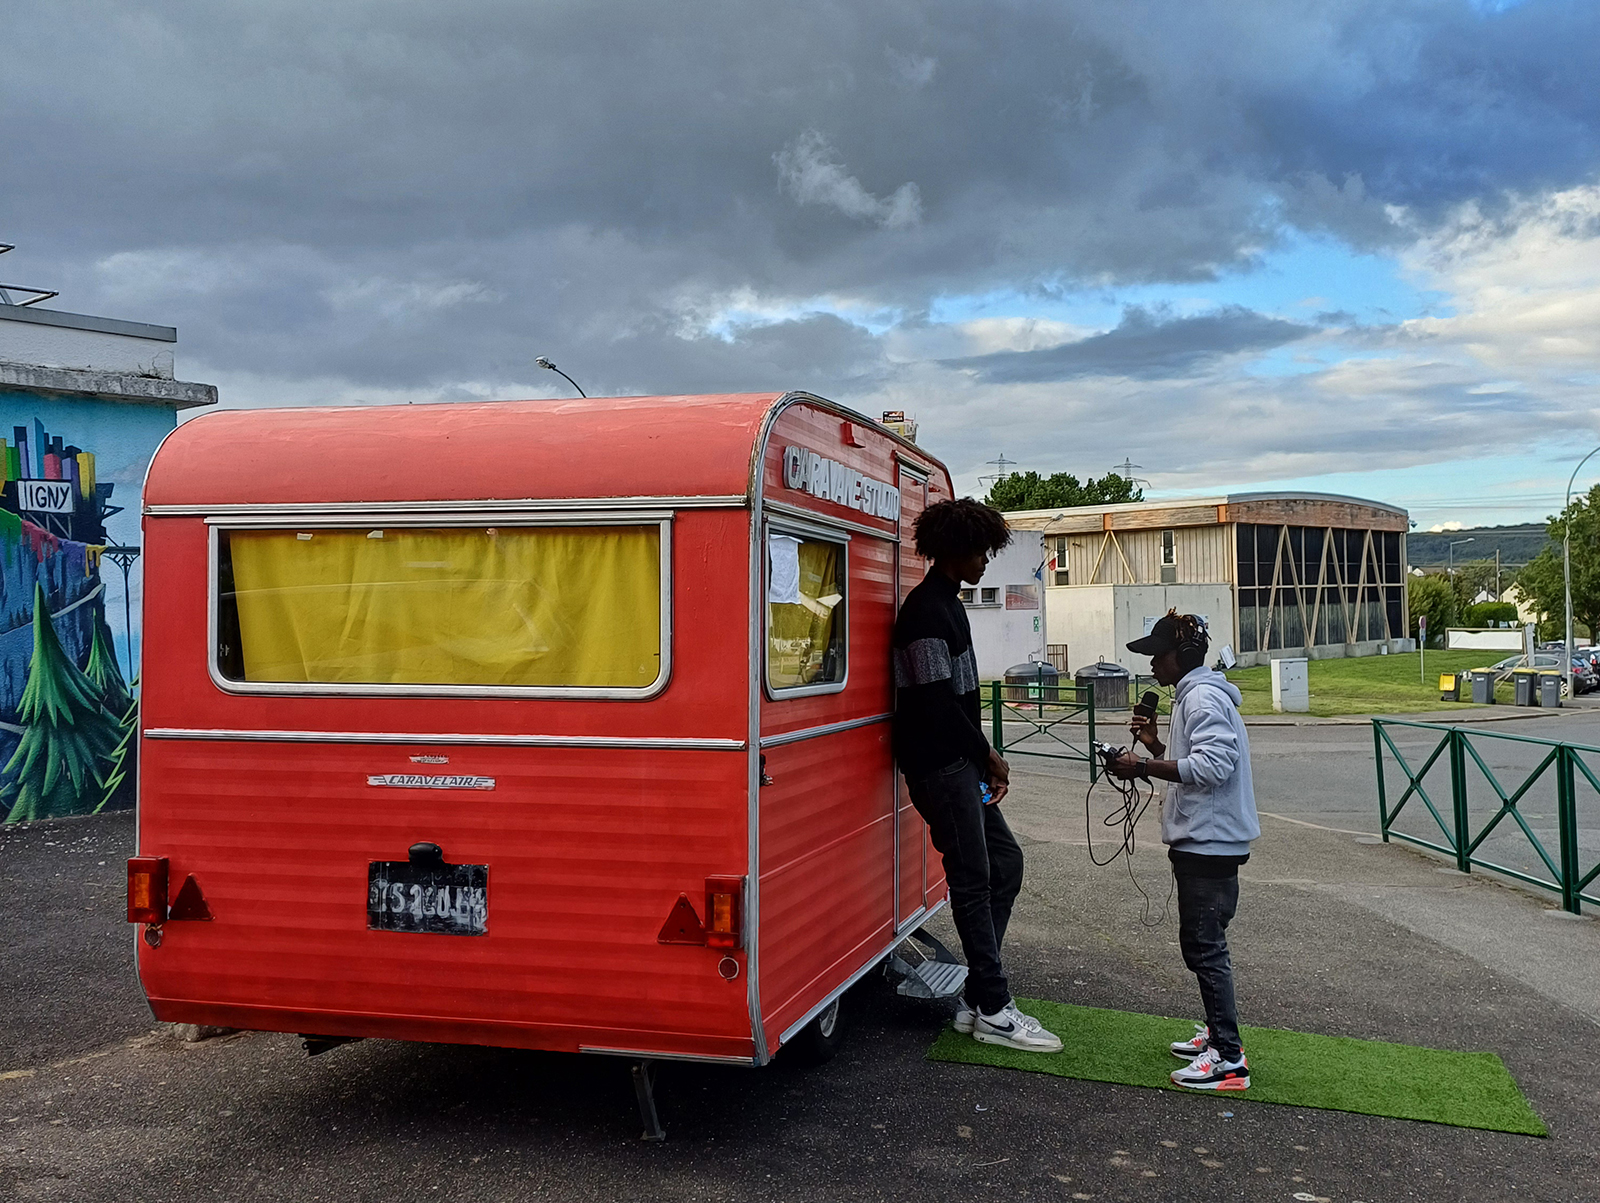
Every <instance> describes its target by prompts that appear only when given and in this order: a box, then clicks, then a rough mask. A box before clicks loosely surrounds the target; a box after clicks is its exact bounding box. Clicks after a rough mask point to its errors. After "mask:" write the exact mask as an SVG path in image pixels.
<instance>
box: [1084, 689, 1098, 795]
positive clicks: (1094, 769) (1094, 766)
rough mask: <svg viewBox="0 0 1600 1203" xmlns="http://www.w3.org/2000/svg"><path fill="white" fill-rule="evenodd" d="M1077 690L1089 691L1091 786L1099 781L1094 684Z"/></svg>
mask: <svg viewBox="0 0 1600 1203" xmlns="http://www.w3.org/2000/svg"><path fill="white" fill-rule="evenodd" d="M1079 688H1080V689H1087V690H1088V691H1089V784H1090V785H1093V784H1094V783H1095V782H1096V781H1098V780H1100V758H1099V757H1097V756H1096V755H1095V754H1094V682H1093V681H1091V682H1089V684H1087V685H1080V686H1079Z"/></svg>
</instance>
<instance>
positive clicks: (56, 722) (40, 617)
mask: <svg viewBox="0 0 1600 1203" xmlns="http://www.w3.org/2000/svg"><path fill="white" fill-rule="evenodd" d="M17 715H18V717H19V718H20V719H21V721H22V725H23V727H24V731H23V735H22V742H21V743H20V744H18V745H17V750H16V753H15V754H14V755H13V756H12V757H11V761H10V763H8V764H7V765H6V768H5V771H6V774H7V775H8V776H9V777H10V780H9V782H8V783H7V785H6V786H5V789H4V790H3V791H0V804H4V803H7V802H9V803H10V804H11V810H10V813H9V814H8V815H7V817H6V822H8V823H17V822H22V821H26V820H32V819H44V818H58V817H60V816H62V815H75V814H89V813H91V812H92V811H94V810H95V809H97V805H96V803H97V801H98V800H100V799H101V797H102V789H103V786H104V781H105V776H104V774H103V771H102V768H101V765H102V762H103V761H105V760H106V759H107V758H108V757H110V756H111V755H112V754H113V752H114V750H115V749H116V747H117V744H118V737H119V734H120V732H119V731H118V729H117V721H116V719H114V718H112V716H111V715H110V714H108V713H107V712H106V710H105V709H104V707H103V706H102V705H101V695H100V691H99V690H97V689H96V688H95V686H94V683H93V682H92V681H90V680H89V678H88V677H87V676H86V675H85V674H84V673H83V672H82V671H81V670H79V668H78V666H77V665H75V664H73V662H72V659H71V658H70V657H69V656H68V655H67V654H66V653H65V652H64V651H63V650H62V648H61V641H60V640H59V639H58V638H56V631H55V627H54V626H53V625H52V624H51V621H50V607H49V605H48V604H47V602H46V600H45V595H44V587H43V586H42V585H36V586H35V587H34V597H33V658H32V660H31V662H30V663H29V666H28V684H27V685H26V687H25V688H24V689H23V691H22V704H21V705H20V706H19V707H18V708H17Z"/></svg>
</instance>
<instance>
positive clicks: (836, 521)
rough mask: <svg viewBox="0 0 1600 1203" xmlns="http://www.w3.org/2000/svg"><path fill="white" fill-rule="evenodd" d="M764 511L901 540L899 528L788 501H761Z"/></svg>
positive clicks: (877, 537)
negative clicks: (865, 522) (882, 527)
mask: <svg viewBox="0 0 1600 1203" xmlns="http://www.w3.org/2000/svg"><path fill="white" fill-rule="evenodd" d="M761 508H762V510H763V512H765V513H768V514H781V515H783V516H784V517H786V518H798V519H800V520H801V521H802V522H815V523H817V524H818V525H819V526H823V527H828V526H834V527H838V528H839V529H841V530H848V531H854V532H855V533H856V534H858V535H869V536H871V537H872V538H874V539H882V540H883V541H884V542H885V543H898V542H900V532H899V531H898V530H879V529H877V528H875V527H871V526H865V525H863V524H862V523H860V522H851V521H850V520H849V519H848V518H835V517H834V516H833V515H832V514H820V513H818V512H817V511H815V510H808V509H805V508H803V507H801V506H798V505H790V504H789V503H788V502H786V501H767V500H763V501H762V502H761Z"/></svg>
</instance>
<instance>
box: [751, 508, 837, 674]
mask: <svg viewBox="0 0 1600 1203" xmlns="http://www.w3.org/2000/svg"><path fill="white" fill-rule="evenodd" d="M847 546H848V545H847V544H846V543H845V542H843V541H842V540H838V541H836V540H833V539H820V538H816V537H814V536H811V535H805V536H802V535H792V534H787V533H785V532H783V531H778V530H774V531H771V532H769V533H768V535H767V688H768V690H769V691H771V692H772V693H789V692H793V693H828V692H832V691H833V690H837V689H843V688H844V679H845V670H846V667H847V665H846V651H845V649H846V646H847V632H846V630H845V626H846V621H847V613H848V610H847V606H846V599H845V580H846V549H847Z"/></svg>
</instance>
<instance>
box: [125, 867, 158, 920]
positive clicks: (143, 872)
mask: <svg viewBox="0 0 1600 1203" xmlns="http://www.w3.org/2000/svg"><path fill="white" fill-rule="evenodd" d="M166 921H167V858H166V857H164V856H134V857H130V858H129V859H128V922H129V923H165V922H166Z"/></svg>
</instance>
